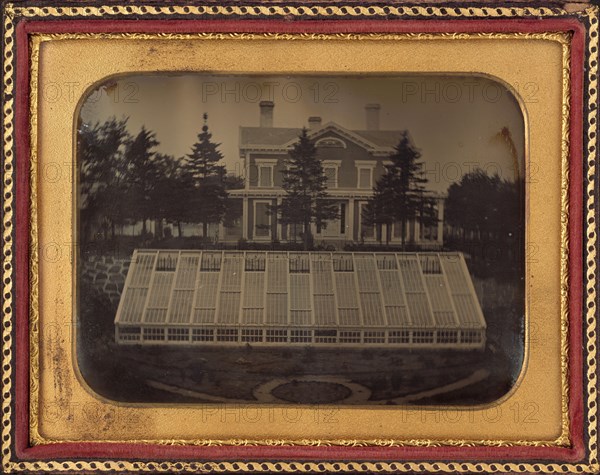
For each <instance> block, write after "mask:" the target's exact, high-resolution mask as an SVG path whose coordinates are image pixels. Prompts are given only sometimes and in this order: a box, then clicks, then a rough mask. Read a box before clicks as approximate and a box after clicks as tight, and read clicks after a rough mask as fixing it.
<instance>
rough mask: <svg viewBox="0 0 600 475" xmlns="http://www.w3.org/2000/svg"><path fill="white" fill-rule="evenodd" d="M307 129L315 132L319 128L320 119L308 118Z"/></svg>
mask: <svg viewBox="0 0 600 475" xmlns="http://www.w3.org/2000/svg"><path fill="white" fill-rule="evenodd" d="M308 128H309V130H317V129H319V128H321V118H320V117H316V116H313V117H309V118H308Z"/></svg>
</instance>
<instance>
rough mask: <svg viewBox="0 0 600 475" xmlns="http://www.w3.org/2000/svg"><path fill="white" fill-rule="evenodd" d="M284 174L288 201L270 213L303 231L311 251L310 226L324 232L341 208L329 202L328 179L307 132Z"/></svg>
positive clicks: (290, 153) (303, 239)
mask: <svg viewBox="0 0 600 475" xmlns="http://www.w3.org/2000/svg"><path fill="white" fill-rule="evenodd" d="M282 173H283V189H284V190H285V197H284V198H283V200H282V202H281V205H279V206H271V207H270V210H271V212H276V213H278V215H279V217H280V220H281V222H282V223H283V224H287V225H288V226H289V225H300V226H301V227H302V230H303V232H302V242H303V244H304V249H305V250H308V249H310V248H311V247H312V245H313V235H312V232H311V224H312V223H314V224H316V225H317V227H320V228H325V227H326V226H327V221H328V220H332V219H336V218H337V217H338V207H337V206H336V204H335V203H332V202H331V201H330V200H329V199H328V198H329V195H328V194H327V191H326V190H327V177H326V176H325V173H324V171H323V165H322V163H321V160H319V158H317V149H316V147H315V145H314V144H313V143H312V142H311V140H310V139H309V138H308V132H307V130H306V128H304V129H302V132H301V134H300V136H299V140H298V142H296V144H294V147H293V148H292V150H290V152H289V159H288V160H287V168H286V170H284V171H283V172H282Z"/></svg>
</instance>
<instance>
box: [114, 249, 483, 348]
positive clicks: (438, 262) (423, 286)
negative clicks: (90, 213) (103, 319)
mask: <svg viewBox="0 0 600 475" xmlns="http://www.w3.org/2000/svg"><path fill="white" fill-rule="evenodd" d="M485 331H486V323H485V319H484V316H483V313H482V311H481V307H480V305H479V301H478V299H477V296H476V293H475V289H474V287H473V282H472V280H471V277H470V275H469V272H468V269H467V266H466V263H465V260H464V257H463V255H462V254H461V253H456V252H452V253H450V252H448V253H443V252H440V253H434V252H426V253H383V252H382V253H363V252H355V253H351V252H275V251H188V250H180V251H171V250H168V251H166V250H136V251H134V254H133V256H132V261H131V265H130V267H129V272H128V275H127V279H126V282H125V286H124V289H123V294H122V296H121V300H120V302H119V307H118V310H117V314H116V317H115V338H116V341H117V342H118V343H121V344H142V345H156V344H163V345H245V344H252V345H265V346H268V345H275V346H276V345H279V346H281V345H299V346H306V345H310V346H336V347H344V346H348V347H352V346H354V347H356V346H360V347H377V346H379V347H406V348H417V347H419V348H422V347H431V348H457V349H460V348H462V349H475V348H483V347H484V346H485Z"/></svg>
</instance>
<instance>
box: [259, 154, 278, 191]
mask: <svg viewBox="0 0 600 475" xmlns="http://www.w3.org/2000/svg"><path fill="white" fill-rule="evenodd" d="M255 163H256V171H257V174H258V176H257V182H258V187H259V188H272V187H273V186H275V183H274V182H273V170H274V168H275V165H276V164H277V160H276V159H271V158H257V159H256V160H255Z"/></svg>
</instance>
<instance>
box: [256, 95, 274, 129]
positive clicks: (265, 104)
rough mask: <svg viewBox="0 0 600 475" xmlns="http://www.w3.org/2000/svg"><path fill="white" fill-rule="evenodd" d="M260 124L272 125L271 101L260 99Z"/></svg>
mask: <svg viewBox="0 0 600 475" xmlns="http://www.w3.org/2000/svg"><path fill="white" fill-rule="evenodd" d="M259 106H260V126H261V127H273V108H274V107H275V103H274V102H273V101H261V102H260V104H259Z"/></svg>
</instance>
